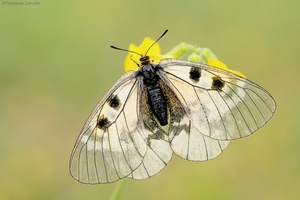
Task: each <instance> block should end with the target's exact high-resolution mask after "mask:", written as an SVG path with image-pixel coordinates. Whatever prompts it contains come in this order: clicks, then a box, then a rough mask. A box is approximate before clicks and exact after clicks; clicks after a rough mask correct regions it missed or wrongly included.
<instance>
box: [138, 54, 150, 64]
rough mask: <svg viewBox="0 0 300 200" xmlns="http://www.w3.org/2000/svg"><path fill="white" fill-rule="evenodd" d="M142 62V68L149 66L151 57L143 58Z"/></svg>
mask: <svg viewBox="0 0 300 200" xmlns="http://www.w3.org/2000/svg"><path fill="white" fill-rule="evenodd" d="M140 62H141V65H142V66H143V65H147V64H149V62H150V57H149V56H141V58H140Z"/></svg>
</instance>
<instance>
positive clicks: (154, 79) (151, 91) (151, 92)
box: [137, 56, 168, 126]
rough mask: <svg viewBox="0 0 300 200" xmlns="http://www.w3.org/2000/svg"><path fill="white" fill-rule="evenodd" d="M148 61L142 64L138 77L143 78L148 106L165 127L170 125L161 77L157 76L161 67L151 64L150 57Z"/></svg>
mask: <svg viewBox="0 0 300 200" xmlns="http://www.w3.org/2000/svg"><path fill="white" fill-rule="evenodd" d="M147 58H148V59H147ZM146 59H147V61H145V62H141V63H142V66H141V70H140V73H138V74H137V75H141V76H142V77H143V84H144V85H145V86H146V88H147V96H148V104H149V105H150V108H151V111H152V113H153V114H154V115H155V117H156V119H157V120H158V121H159V123H160V125H161V126H165V125H167V124H168V115H167V104H166V98H165V97H164V94H163V92H162V89H161V88H160V85H159V81H160V77H159V75H158V74H157V70H158V69H159V65H157V64H154V63H150V61H149V57H148V56H146ZM140 60H145V58H144V57H142V58H141V59H140Z"/></svg>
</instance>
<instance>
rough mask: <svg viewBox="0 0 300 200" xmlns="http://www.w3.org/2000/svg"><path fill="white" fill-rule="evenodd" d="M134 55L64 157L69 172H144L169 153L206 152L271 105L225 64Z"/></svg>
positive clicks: (244, 132)
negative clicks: (135, 63) (136, 61)
mask: <svg viewBox="0 0 300 200" xmlns="http://www.w3.org/2000/svg"><path fill="white" fill-rule="evenodd" d="M164 34H165V33H164ZM161 37H162V36H161ZM161 37H160V38H161ZM160 38H159V39H160ZM140 62H141V64H140V67H139V68H138V69H137V70H136V71H129V72H127V73H126V74H125V75H123V76H122V77H121V78H120V79H119V81H118V82H117V83H116V84H115V85H114V86H113V87H112V88H111V89H110V90H109V91H108V92H107V94H106V95H105V96H104V97H103V98H102V99H101V101H100V102H99V103H98V104H97V106H96V107H95V109H94V110H93V112H92V113H91V115H90V116H89V118H88V120H87V122H86V123H85V125H84V127H83V129H82V131H81V133H80V135H79V137H78V139H77V142H76V144H75V147H74V149H73V152H72V155H71V160H70V172H71V175H72V176H73V178H74V179H76V180H78V181H80V182H82V183H91V184H95V183H110V182H114V181H117V180H120V179H122V178H125V177H130V178H134V179H145V178H149V177H151V176H153V175H155V174H157V173H158V172H160V171H161V170H162V169H163V168H165V166H166V165H167V164H168V163H169V162H170V160H171V158H172V155H173V153H175V154H176V155H177V156H179V157H181V158H183V159H187V160H192V161H207V160H210V159H213V158H215V157H217V156H218V155H220V154H221V153H222V152H223V151H224V149H225V148H226V147H227V146H228V145H229V143H230V141H231V140H235V139H240V138H243V137H246V136H249V135H251V134H252V133H254V132H255V131H257V130H258V129H259V128H260V127H262V126H264V125H265V124H266V123H267V122H268V121H269V120H270V118H271V117H272V116H273V114H274V112H275V109H276V104H275V101H274V99H273V98H272V96H271V95H270V94H269V93H268V92H267V91H266V90H264V89H263V88H261V87H260V86H258V85H257V84H255V83H253V82H251V81H249V80H247V79H245V78H242V77H240V76H238V75H236V74H234V73H231V72H228V71H226V70H222V69H218V68H215V67H211V66H208V65H205V64H201V63H195V62H189V61H185V60H179V59H170V58H169V59H163V60H161V61H160V62H159V63H158V64H156V63H154V62H150V58H149V56H141V58H140Z"/></svg>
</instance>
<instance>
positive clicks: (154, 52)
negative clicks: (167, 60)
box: [124, 37, 163, 72]
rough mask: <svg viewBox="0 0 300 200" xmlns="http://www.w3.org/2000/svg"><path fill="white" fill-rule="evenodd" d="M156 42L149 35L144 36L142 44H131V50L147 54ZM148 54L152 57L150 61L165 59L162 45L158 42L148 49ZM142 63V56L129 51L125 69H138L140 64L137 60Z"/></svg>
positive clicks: (126, 70)
mask: <svg viewBox="0 0 300 200" xmlns="http://www.w3.org/2000/svg"><path fill="white" fill-rule="evenodd" d="M153 43H154V41H153V40H151V39H150V38H149V37H146V38H144V40H143V42H142V44H141V45H140V46H136V45H134V44H130V45H129V49H128V50H129V51H134V52H137V53H139V54H141V55H143V56H144V55H145V54H146V52H147V50H148V49H149V47H150V46H151V45H152V44H153ZM147 56H149V57H150V61H154V62H156V63H158V62H159V61H160V60H161V59H163V56H162V55H160V46H159V44H158V43H155V44H154V45H153V46H152V47H151V49H150V50H149V51H148V53H147ZM132 60H134V61H136V62H137V63H140V56H139V55H137V54H134V53H130V52H129V53H128V55H127V56H126V58H125V61H124V70H125V72H128V71H130V70H137V68H138V66H137V64H136V63H135V62H133V61H132Z"/></svg>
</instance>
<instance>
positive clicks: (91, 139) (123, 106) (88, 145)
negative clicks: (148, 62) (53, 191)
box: [70, 76, 148, 183]
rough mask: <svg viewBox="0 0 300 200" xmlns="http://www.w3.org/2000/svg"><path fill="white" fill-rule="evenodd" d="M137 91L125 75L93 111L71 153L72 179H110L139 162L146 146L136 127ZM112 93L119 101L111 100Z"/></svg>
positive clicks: (100, 180) (137, 116)
mask: <svg viewBox="0 0 300 200" xmlns="http://www.w3.org/2000/svg"><path fill="white" fill-rule="evenodd" d="M137 91H138V90H137V84H136V80H135V78H132V77H130V78H129V79H128V76H124V77H122V78H121V79H120V81H119V82H118V83H117V84H116V85H115V87H113V90H111V91H109V92H108V93H107V94H106V95H105V98H104V99H103V100H102V101H101V102H100V103H99V104H98V105H97V107H96V108H95V110H94V111H93V112H92V114H91V115H90V117H89V119H88V120H87V122H86V124H85V126H84V128H83V130H82V132H81V133H80V136H79V138H78V140H77V142H76V145H75V147H74V149H73V153H72V155H71V160H70V171H71V174H72V176H73V177H74V178H75V179H77V180H79V181H80V182H83V183H108V182H113V181H117V180H119V179H121V178H124V177H126V176H128V175H129V174H131V173H132V171H134V170H135V169H136V168H137V167H138V166H139V165H140V164H141V163H142V160H143V157H144V156H145V154H146V150H147V148H148V147H147V143H146V142H145V139H144V138H143V137H144V136H143V135H142V134H140V132H139V130H138V128H137V127H138V121H139V115H140V113H139V112H140V111H139V107H138V106H134V105H138V101H139V96H138V93H137ZM112 96H113V97H118V101H119V103H117V102H116V101H112V98H111V97H112ZM109 104H110V105H111V106H110V107H108V106H107V105H109ZM117 104H118V105H119V106H116V105H117ZM103 109H105V110H106V112H104V111H103ZM115 109H118V111H113V110H115ZM104 119H106V120H104ZM101 120H102V121H101Z"/></svg>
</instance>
